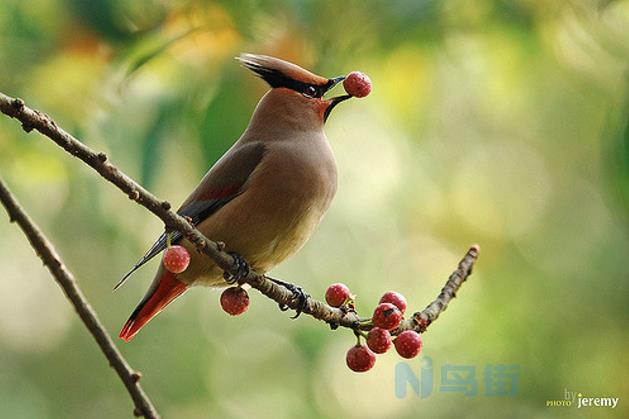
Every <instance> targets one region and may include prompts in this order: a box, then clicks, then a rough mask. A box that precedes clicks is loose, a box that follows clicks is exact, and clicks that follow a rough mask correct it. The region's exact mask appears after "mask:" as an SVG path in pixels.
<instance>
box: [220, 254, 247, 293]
mask: <svg viewBox="0 0 629 419" xmlns="http://www.w3.org/2000/svg"><path fill="white" fill-rule="evenodd" d="M229 255H230V256H231V257H233V258H234V263H235V264H236V273H235V274H233V275H232V274H231V273H229V272H227V271H225V272H224V273H223V278H224V279H225V282H227V284H229V285H232V284H235V283H236V282H238V283H240V282H241V281H242V280H243V279H245V278H246V277H247V275H249V271H250V268H249V264H248V263H247V261H246V260H245V259H243V257H242V256H240V255H239V254H238V253H235V252H229Z"/></svg>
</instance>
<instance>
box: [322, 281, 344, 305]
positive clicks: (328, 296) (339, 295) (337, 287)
mask: <svg viewBox="0 0 629 419" xmlns="http://www.w3.org/2000/svg"><path fill="white" fill-rule="evenodd" d="M349 297H350V292H349V288H347V285H345V284H340V283H337V284H332V285H330V286H329V287H328V289H327V290H326V291H325V301H327V303H328V304H330V305H331V306H332V307H340V306H342V305H343V303H344V302H345V301H346V300H347V299H348V298H349Z"/></svg>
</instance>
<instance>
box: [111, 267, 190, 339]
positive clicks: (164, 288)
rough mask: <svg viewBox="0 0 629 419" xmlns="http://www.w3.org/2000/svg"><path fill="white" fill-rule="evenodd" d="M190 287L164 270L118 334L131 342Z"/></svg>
mask: <svg viewBox="0 0 629 419" xmlns="http://www.w3.org/2000/svg"><path fill="white" fill-rule="evenodd" d="M188 288H189V285H188V284H186V283H184V282H181V281H180V280H178V279H177V278H175V274H173V273H171V272H168V271H166V270H162V272H161V274H160V276H159V280H158V281H155V282H154V283H153V286H152V287H151V288H150V289H149V291H148V292H147V293H146V296H145V297H144V298H143V299H142V301H140V304H138V306H137V307H136V308H135V310H134V311H133V313H132V314H131V317H129V320H127V323H125V325H124V327H123V328H122V330H121V331H120V334H119V335H118V336H119V337H120V338H121V339H123V340H124V341H125V342H129V341H130V340H131V339H133V337H134V336H135V335H136V334H137V333H138V332H139V331H140V329H142V327H144V325H146V324H147V323H148V322H149V320H151V319H152V318H153V317H155V316H157V315H158V314H159V312H160V311H162V310H163V309H164V308H165V307H166V306H167V305H168V304H170V303H171V302H172V301H173V300H174V299H175V298H177V297H179V296H180V295H181V294H183V293H184V292H185V291H186V290H187V289H188Z"/></svg>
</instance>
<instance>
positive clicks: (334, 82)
mask: <svg viewBox="0 0 629 419" xmlns="http://www.w3.org/2000/svg"><path fill="white" fill-rule="evenodd" d="M343 80H345V76H340V77H335V78H333V79H330V81H329V82H328V88H327V90H326V92H328V91H330V90H331V89H332V88H333V87H334V86H336V85H337V84H339V83H340V82H342V81H343ZM351 97H352V96H350V95H342V96H336V97H333V98H332V99H328V100H327V102H328V103H329V104H328V107H327V108H326V109H325V113H324V115H323V121H324V122H325V121H327V120H328V116H330V113H331V112H332V109H334V107H335V106H336V105H338V104H339V103H341V102H343V101H346V100H347V99H349V98H351Z"/></svg>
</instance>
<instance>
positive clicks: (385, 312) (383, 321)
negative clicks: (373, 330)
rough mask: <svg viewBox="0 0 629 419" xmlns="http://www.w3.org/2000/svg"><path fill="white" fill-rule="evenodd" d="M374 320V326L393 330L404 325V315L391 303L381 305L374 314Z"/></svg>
mask: <svg viewBox="0 0 629 419" xmlns="http://www.w3.org/2000/svg"><path fill="white" fill-rule="evenodd" d="M372 319H373V324H374V326H376V327H380V328H382V329H386V330H392V329H395V328H396V327H398V326H399V325H400V323H402V313H401V312H400V310H398V308H397V307H396V306H394V305H393V304H391V303H381V304H379V305H378V307H376V310H375V311H374V312H373V318H372Z"/></svg>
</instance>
